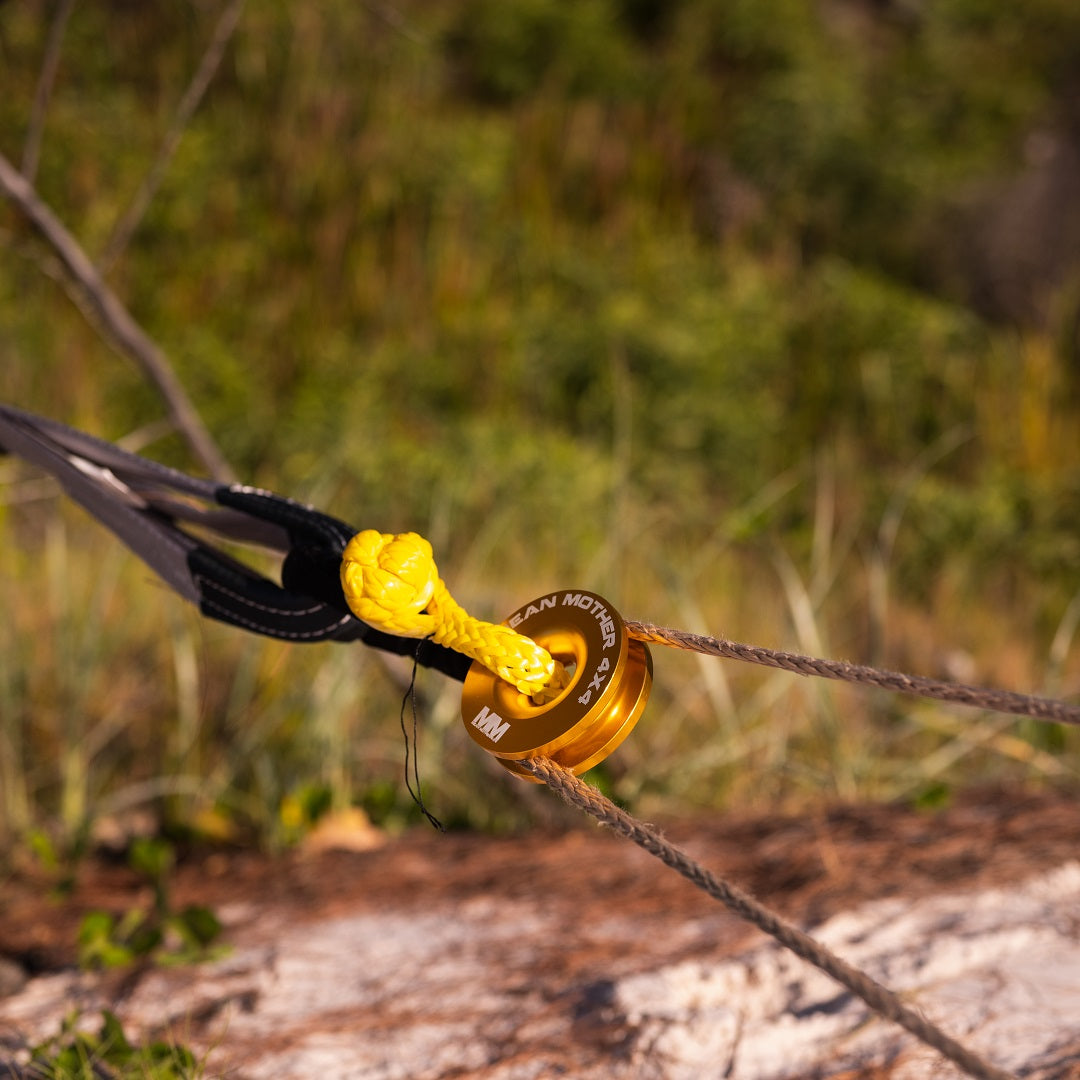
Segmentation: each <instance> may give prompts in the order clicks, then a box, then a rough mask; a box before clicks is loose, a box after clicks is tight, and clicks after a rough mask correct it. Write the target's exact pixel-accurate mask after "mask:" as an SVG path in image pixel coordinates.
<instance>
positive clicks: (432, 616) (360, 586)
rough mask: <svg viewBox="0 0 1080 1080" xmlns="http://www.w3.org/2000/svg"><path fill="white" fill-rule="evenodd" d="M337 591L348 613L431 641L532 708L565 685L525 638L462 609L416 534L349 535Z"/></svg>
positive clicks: (560, 671) (557, 669)
mask: <svg viewBox="0 0 1080 1080" xmlns="http://www.w3.org/2000/svg"><path fill="white" fill-rule="evenodd" d="M341 587H342V589H343V590H344V592H345V600H346V601H347V602H348V605H349V608H350V610H351V611H352V612H353V614H354V615H356V616H357V618H360V619H363V620H364V622H366V623H368V624H369V625H371V626H374V627H375V628H376V629H377V630H383V631H385V632H386V633H388V634H398V635H401V636H402V637H428V636H431V637H432V639H433V640H434V641H435V643H436V644H437V645H445V646H447V648H450V649H454V650H456V651H457V652H460V653H464V654H465V655H466V656H468V657H471V658H472V659H473V660H478V661H479V662H480V663H481V664H483V665H484V666H485V667H487V668H490V669H491V670H492V671H494V672H495V674H496V675H498V676H499V678H501V679H505V680H506V681H507V682H508V683H510V684H511V685H512V686H515V687H516V688H517V689H518V690H520V691H521V693H523V694H527V695H528V696H529V697H531V698H532V699H533V700H534V701H535V702H537V704H543V703H545V702H547V701H550V700H552V699H553V698H555V697H557V696H558V695H559V694H560V693H561V692H562V690H563V688H564V687H565V686H566V685H567V684H568V682H569V677H568V676H567V674H566V669H565V668H564V667H563V665H562V664H561V663H559V662H558V661H557V660H556V659H554V657H552V655H551V654H550V653H549V652H548V651H547V649H545V648H543V647H542V646H540V645H537V644H536V642H535V641H533V640H532V639H531V638H528V637H526V636H525V635H524V634H519V633H518V632H517V631H516V630H511V629H510V627H508V626H496V625H495V624H494V623H489V622H484V621H483V620H482V619H475V618H473V617H472V616H471V615H470V614H469V613H468V612H466V611H465V609H464V608H462V606H461V605H460V604H459V603H458V602H457V601H456V600H455V599H454V598H453V597H452V596H451V595H450V593H449V590H448V589H447V588H446V584H445V583H444V582H443V580H442V579H441V578H440V577H439V571H438V568H437V567H436V565H435V560H434V558H433V556H432V551H431V544H429V543H428V542H427V540H425V539H424V538H423V537H422V536H418V535H417V534H416V533H411V532H410V533H399V534H398V535H396V536H393V535H391V534H389V533H379V532H376V531H375V530H374V529H365V530H364V532H361V533H357V534H356V536H354V537H353V538H352V539H351V540H350V541H349V543H348V545H347V546H346V548H345V551H344V552H343V553H342V557H341Z"/></svg>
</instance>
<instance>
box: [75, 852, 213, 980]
mask: <svg viewBox="0 0 1080 1080" xmlns="http://www.w3.org/2000/svg"><path fill="white" fill-rule="evenodd" d="M128 862H129V863H130V865H131V868H132V869H133V870H135V871H137V872H138V873H140V874H142V875H143V876H144V877H146V879H147V881H148V882H149V883H150V885H151V886H152V887H153V890H154V906H153V910H152V911H150V912H147V911H144V910H143V909H142V908H138V907H135V908H131V909H130V910H128V911H126V912H124V913H123V915H121V916H120V917H119V918H116V917H115V916H114V915H112V914H110V913H109V912H107V911H91V912H89V913H88V914H87V915H86V916H85V917H84V918H83V921H82V923H81V925H80V927H79V941H78V945H79V964H80V966H81V967H84V968H113V967H127V966H128V965H129V964H133V963H135V962H136V961H139V960H146V959H150V960H153V961H154V962H155V963H158V964H166V965H172V964H190V963H196V962H198V961H200V960H206V959H208V958H209V957H211V956H214V955H217V954H216V953H214V952H213V951H212V946H213V944H214V942H215V940H216V939H217V938H218V936H219V935H220V934H221V923H220V922H219V921H218V918H217V916H216V915H215V914H214V913H213V912H212V911H211V910H210V909H209V908H207V907H205V906H204V905H201V904H187V905H185V906H184V907H183V908H181V909H180V910H178V911H177V910H173V906H172V904H171V902H170V899H169V882H168V879H169V875H170V874H171V872H172V869H173V866H174V863H175V852H174V850H173V848H172V845H171V844H169V843H168V842H167V841H165V840H160V839H156V838H150V837H140V838H138V839H137V840H135V841H134V842H133V843H132V845H131V851H130V853H129V856H128Z"/></svg>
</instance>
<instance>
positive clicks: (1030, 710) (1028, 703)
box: [626, 621, 1080, 725]
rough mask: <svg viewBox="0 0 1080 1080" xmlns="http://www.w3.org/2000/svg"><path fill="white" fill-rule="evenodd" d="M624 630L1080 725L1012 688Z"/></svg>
mask: <svg viewBox="0 0 1080 1080" xmlns="http://www.w3.org/2000/svg"><path fill="white" fill-rule="evenodd" d="M626 629H627V631H628V632H629V634H630V636H631V637H632V638H634V639H636V640H637V641H647V642H650V643H651V644H654V645H670V646H671V647H672V648H676V649H687V650H690V651H692V652H699V653H704V654H706V655H708V656H722V657H727V658H728V659H731V660H744V661H746V662H747V663H750V664H762V665H764V666H765V667H772V668H780V669H781V670H783V671H791V672H794V673H795V674H796V675H814V676H817V677H818V678H821V679H841V680H843V681H844V682H851V683H861V684H862V685H864V686H876V687H878V688H879V689H882V690H890V691H894V692H895V693H899V694H915V695H917V696H918V697H926V698H934V699H936V700H937V701H948V702H952V703H953V704H956V705H969V706H971V707H972V708H976V709H990V710H992V711H993V712H1003V713H1012V714H1013V715H1015V716H1030V717H1032V718H1034V719H1036V720H1049V721H1052V722H1054V723H1059V724H1077V725H1080V705H1070V704H1068V703H1067V702H1064V701H1056V700H1054V699H1053V698H1044V697H1036V696H1034V695H1032V694H1018V693H1015V692H1014V691H1012V690H996V689H992V688H990V687H983V686H965V685H964V684H963V683H952V682H943V681H941V680H938V679H928V678H925V677H924V676H921V675H905V674H904V673H903V672H900V671H885V670H884V669H882V668H876V667H869V666H867V665H865V664H849V663H847V662H845V661H843V660H822V659H820V658H818V657H816V656H801V655H799V654H798V653H788V652H780V651H778V650H776V649H764V648H761V647H760V646H758V645H743V644H741V643H740V642H737V641H729V640H728V639H727V638H722V637H709V636H707V635H704V634H691V633H688V632H687V631H685V630H672V629H671V628H670V627H666V626H654V625H653V624H652V623H644V622H630V621H627V623H626Z"/></svg>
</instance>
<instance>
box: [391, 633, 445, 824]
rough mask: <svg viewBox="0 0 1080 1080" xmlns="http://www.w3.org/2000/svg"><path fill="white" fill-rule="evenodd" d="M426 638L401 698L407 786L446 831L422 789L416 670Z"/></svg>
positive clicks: (421, 807) (418, 646)
mask: <svg viewBox="0 0 1080 1080" xmlns="http://www.w3.org/2000/svg"><path fill="white" fill-rule="evenodd" d="M426 640H427V638H424V639H423V640H421V641H418V642H417V643H416V652H415V653H414V654H413V665H412V677H411V678H410V679H409V687H408V689H407V690H406V691H405V696H404V697H403V698H402V699H401V713H400V716H399V719H400V721H401V736H402V738H403V739H404V740H405V787H406V788H407V789H408V791H409V794H410V795H411V796H412V801H413V802H414V803H416V805H417V807H418V808H419V810H420V813H421V814H423V815H424V817H426V818H427V819H428V821H429V822H430V823H431V825H432V827H433V828H435V829H437V830H438V831H439V832H441V833H444V832H446V826H445V825H444V824H443V823H442V822H441V821H440V820H439V819H438V818H437V817H436V816H435V815H434V814H433V813H432V812H431V811H430V810H428V808H427V807H426V806H425V805H424V796H423V795H422V794H421V790H420V754H419V744H420V730H419V720H418V716H417V713H418V710H417V708H416V672H417V669H418V667H419V665H420V649H421V647H422V646H423V644H424V641H426ZM406 705H409V706H410V707H411V708H412V743H411V744H410V742H409V731H408V728H407V727H406V726H405V706H406ZM410 760H411V761H412V777H410V776H409V762H410ZM414 780H415V782H416V787H415V789H414V788H413V781H414Z"/></svg>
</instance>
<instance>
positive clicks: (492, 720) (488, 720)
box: [472, 705, 510, 742]
mask: <svg viewBox="0 0 1080 1080" xmlns="http://www.w3.org/2000/svg"><path fill="white" fill-rule="evenodd" d="M472 726H473V727H474V728H476V729H477V730H478V731H482V732H483V733H484V734H485V735H486V736H487V737H488V738H489V739H490V740H491V741H492V742H498V741H499V740H500V739H501V738H502V737H503V736H504V735H505V734H506V733H507V731H509V730H510V721H509V720H504V719H503V718H502V717H501V716H500V715H499V714H498V713H497V712H492V711H491V710H490V709H489V708H488V707H487V706H486V705H485V706H484V707H483V708H482V709H481V710H480V711H479V712H478V713H477V714H476V715H475V716H474V717H473V718H472Z"/></svg>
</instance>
